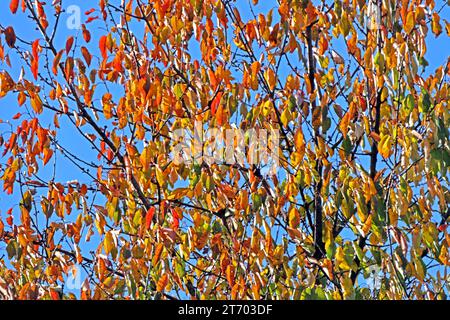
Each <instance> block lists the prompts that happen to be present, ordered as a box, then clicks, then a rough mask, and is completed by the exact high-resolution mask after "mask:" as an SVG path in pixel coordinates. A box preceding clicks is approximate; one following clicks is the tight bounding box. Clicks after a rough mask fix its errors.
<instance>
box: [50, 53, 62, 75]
mask: <svg viewBox="0 0 450 320" xmlns="http://www.w3.org/2000/svg"><path fill="white" fill-rule="evenodd" d="M63 52H64V51H63V50H61V51H60V52H58V54H57V55H56V57H55V59H53V67H52V71H53V74H54V75H55V76H56V75H57V74H58V66H59V62H60V61H61V57H62V54H63Z"/></svg>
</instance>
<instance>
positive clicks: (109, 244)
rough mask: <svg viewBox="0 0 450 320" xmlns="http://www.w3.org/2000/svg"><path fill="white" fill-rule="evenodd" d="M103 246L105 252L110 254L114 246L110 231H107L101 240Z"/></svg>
mask: <svg viewBox="0 0 450 320" xmlns="http://www.w3.org/2000/svg"><path fill="white" fill-rule="evenodd" d="M103 248H105V252H106V254H110V253H111V252H112V251H113V250H114V249H115V248H116V245H115V241H114V237H113V235H112V233H111V232H107V233H106V235H105V239H104V240H103Z"/></svg>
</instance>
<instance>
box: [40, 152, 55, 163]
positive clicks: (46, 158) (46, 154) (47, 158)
mask: <svg viewBox="0 0 450 320" xmlns="http://www.w3.org/2000/svg"><path fill="white" fill-rule="evenodd" d="M52 155H53V150H52V149H44V158H43V159H42V161H43V162H44V165H46V164H47V163H48V162H49V161H50V159H51V158H52Z"/></svg>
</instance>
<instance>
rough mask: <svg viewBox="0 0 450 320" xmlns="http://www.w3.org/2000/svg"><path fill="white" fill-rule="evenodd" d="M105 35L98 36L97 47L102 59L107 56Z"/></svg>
mask: <svg viewBox="0 0 450 320" xmlns="http://www.w3.org/2000/svg"><path fill="white" fill-rule="evenodd" d="M106 39H107V38H106V36H102V37H101V38H100V42H99V48H100V52H101V53H102V57H103V59H106V58H107V54H106Z"/></svg>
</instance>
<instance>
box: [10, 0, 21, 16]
mask: <svg viewBox="0 0 450 320" xmlns="http://www.w3.org/2000/svg"><path fill="white" fill-rule="evenodd" d="M9 8H10V9H11V12H12V13H13V14H15V13H16V12H17V8H19V0H12V1H11V3H10V4H9Z"/></svg>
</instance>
